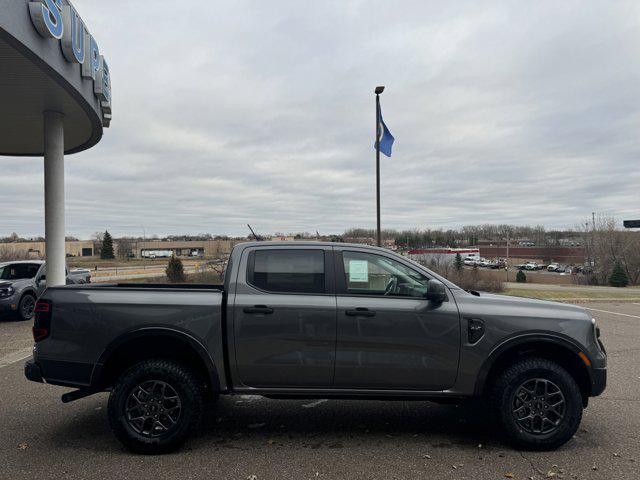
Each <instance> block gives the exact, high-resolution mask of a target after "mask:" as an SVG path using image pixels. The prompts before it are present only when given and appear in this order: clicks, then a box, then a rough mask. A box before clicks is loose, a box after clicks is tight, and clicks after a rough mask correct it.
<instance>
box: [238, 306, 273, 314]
mask: <svg viewBox="0 0 640 480" xmlns="http://www.w3.org/2000/svg"><path fill="white" fill-rule="evenodd" d="M242 311H243V312H244V313H256V314H257V313H261V314H263V315H271V314H272V313H273V308H271V307H267V306H266V305H254V306H253V307H244V308H243V309H242Z"/></svg>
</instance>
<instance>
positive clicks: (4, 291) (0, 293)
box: [0, 287, 15, 298]
mask: <svg viewBox="0 0 640 480" xmlns="http://www.w3.org/2000/svg"><path fill="white" fill-rule="evenodd" d="M14 293H15V289H14V288H13V287H5V288H0V298H7V297H10V296H11V295H13V294H14Z"/></svg>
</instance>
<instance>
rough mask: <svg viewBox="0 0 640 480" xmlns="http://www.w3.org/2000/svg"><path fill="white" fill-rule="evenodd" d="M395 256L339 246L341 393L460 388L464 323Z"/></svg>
mask: <svg viewBox="0 0 640 480" xmlns="http://www.w3.org/2000/svg"><path fill="white" fill-rule="evenodd" d="M410 265H411V264H410V263H403V262H401V261H400V260H399V259H395V258H394V257H393V256H392V255H388V256H387V255H385V254H383V253H382V252H381V253H380V254H377V253H371V252H370V251H369V252H367V251H365V250H360V251H357V250H354V251H350V250H343V251H341V252H340V251H338V249H337V248H336V265H335V268H336V294H337V304H338V342H337V346H336V373H335V382H334V386H335V387H336V388H367V389H383V390H384V389H394V390H429V391H433V390H443V389H446V388H449V387H451V386H453V384H454V383H455V379H456V375H457V369H458V357H459V351H460V320H459V315H458V309H457V307H456V304H455V302H454V301H453V299H452V298H449V299H448V301H445V302H443V303H439V304H434V303H432V302H430V301H428V300H426V299H425V298H424V294H425V293H426V289H427V281H428V280H429V278H428V277H427V276H426V275H425V274H424V273H422V272H421V271H419V270H417V269H415V268H413V267H412V266H410Z"/></svg>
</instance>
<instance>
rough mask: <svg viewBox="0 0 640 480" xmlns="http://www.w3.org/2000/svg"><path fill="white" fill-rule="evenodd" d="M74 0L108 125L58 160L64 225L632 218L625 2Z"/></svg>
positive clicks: (29, 221) (267, 228) (9, 187)
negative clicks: (100, 69) (109, 109)
mask: <svg viewBox="0 0 640 480" xmlns="http://www.w3.org/2000/svg"><path fill="white" fill-rule="evenodd" d="M451 3H452V4H451V5H449V4H444V3H442V2H425V1H403V2H381V1H375V2H367V1H327V2H298V1H293V0H291V1H272V2H257V1H248V0H247V1H238V2H189V3H187V2H181V3H179V4H176V2H168V1H156V2H153V5H152V6H150V5H149V4H148V3H145V2H125V1H112V2H98V1H85V2H82V5H77V7H78V8H79V9H80V14H81V15H82V16H83V18H84V20H85V21H86V22H87V24H88V26H89V28H90V29H91V31H92V33H93V34H94V36H95V37H96V38H97V40H98V42H99V44H100V48H101V51H102V52H103V53H105V55H106V56H107V58H108V59H109V62H110V68H111V73H112V77H113V95H114V120H113V122H112V127H111V128H110V129H108V130H106V131H105V135H104V138H103V140H102V142H101V143H100V144H98V145H97V146H96V147H94V148H93V149H91V150H88V151H86V152H83V153H80V154H76V155H72V156H68V157H67V160H66V171H67V177H66V181H67V183H66V193H67V208H66V214H67V231H68V233H69V234H73V235H77V236H81V237H86V236H88V235H89V234H91V233H92V232H94V231H97V230H104V229H107V228H108V229H109V230H110V231H113V232H114V233H115V234H116V235H121V234H132V235H140V234H141V233H142V230H143V228H144V229H145V230H146V232H147V234H148V235H149V234H153V233H156V234H160V235H162V234H170V233H187V232H191V233H197V232H210V233H214V234H215V233H227V234H242V235H244V234H246V233H247V232H246V227H245V224H246V223H251V224H252V225H253V226H254V227H255V228H257V229H258V230H259V231H261V232H274V231H284V232H297V231H312V232H313V231H315V230H319V231H320V232H321V233H329V232H341V231H343V230H344V229H346V228H349V227H354V226H356V227H373V226H375V157H374V151H373V148H372V144H373V137H374V133H373V130H374V103H373V100H374V96H373V88H374V87H375V86H376V85H378V84H384V85H386V86H387V90H386V91H385V93H384V94H383V96H382V106H383V111H384V114H385V121H386V122H387V124H388V126H389V128H390V129H391V131H392V132H393V134H394V135H395V137H396V145H395V146H394V155H393V157H392V158H390V159H388V158H386V157H383V159H382V202H383V203H382V220H383V226H384V227H390V228H416V227H417V228H427V227H430V228H433V227H443V228H448V227H457V226H460V225H465V224H472V223H485V222H493V223H517V224H544V225H546V226H548V227H552V228H555V227H560V228H562V227H572V226H573V225H575V224H576V223H577V222H578V221H579V220H580V219H582V218H583V217H585V216H588V215H590V212H592V211H596V212H607V213H609V214H611V213H613V214H615V215H617V216H618V217H619V218H622V217H637V215H638V214H639V213H640V212H639V211H638V208H640V207H639V206H638V205H639V200H640V195H639V194H638V193H637V192H638V191H639V189H638V184H639V181H640V170H639V169H638V168H637V166H636V165H637V162H638V156H639V153H640V141H639V140H638V135H637V126H638V124H639V121H640V111H639V110H638V107H637V104H638V102H637V101H636V100H637V98H639V95H640V81H639V80H640V63H639V62H638V61H637V59H638V58H639V54H640V51H639V50H640V28H639V27H640V20H638V19H640V15H638V14H640V7H639V6H638V5H637V3H636V2H615V3H612V2H605V1H594V2H589V3H586V4H585V3H584V2H564V3H562V4H558V3H557V2H534V3H531V2H481V3H478V2H451ZM1 161H2V172H3V174H2V175H1V176H0V202H1V204H2V205H3V206H4V207H3V209H2V213H1V214H0V235H4V234H8V233H10V232H11V231H17V232H19V233H21V234H24V235H30V234H42V233H43V230H44V220H43V206H42V202H43V192H42V160H41V159H24V158H19V159H11V158H2V159H1Z"/></svg>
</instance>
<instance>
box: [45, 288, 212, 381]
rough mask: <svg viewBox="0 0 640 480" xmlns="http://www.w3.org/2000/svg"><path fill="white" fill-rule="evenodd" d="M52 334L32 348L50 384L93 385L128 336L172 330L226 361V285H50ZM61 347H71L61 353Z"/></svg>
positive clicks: (46, 293)
mask: <svg viewBox="0 0 640 480" xmlns="http://www.w3.org/2000/svg"><path fill="white" fill-rule="evenodd" d="M41 300H43V301H48V302H50V304H51V305H52V307H51V308H52V318H51V326H50V334H49V338H47V340H46V341H43V342H40V343H39V344H38V345H37V350H36V351H35V352H34V359H36V360H37V361H38V362H39V364H40V365H41V368H42V370H43V374H44V375H45V377H46V378H49V379H50V380H51V383H58V384H63V385H70V386H88V385H92V384H95V382H96V378H93V377H94V376H95V374H96V372H99V370H100V368H101V367H102V366H103V365H102V363H103V362H104V359H105V358H107V357H108V355H109V353H110V352H112V351H113V350H114V349H115V348H119V347H120V346H121V345H122V344H123V343H126V342H127V341H128V340H129V339H132V338H134V337H136V338H138V337H140V336H149V337H154V336H155V337H157V336H161V335H166V334H167V333H168V332H173V333H172V334H174V335H181V336H183V337H184V338H185V339H189V341H191V342H195V343H197V344H199V345H200V346H201V348H202V350H203V351H204V352H207V355H209V356H210V358H211V360H212V363H213V364H218V365H224V359H223V354H224V349H223V331H224V330H223V327H224V326H223V318H224V316H223V311H222V308H223V304H224V291H223V288H222V285H205V284H145V283H114V284H87V285H66V286H59V287H51V288H47V289H46V290H45V292H44V293H43V295H42V297H41ZM61 352H67V353H66V354H64V353H63V354H61Z"/></svg>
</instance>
